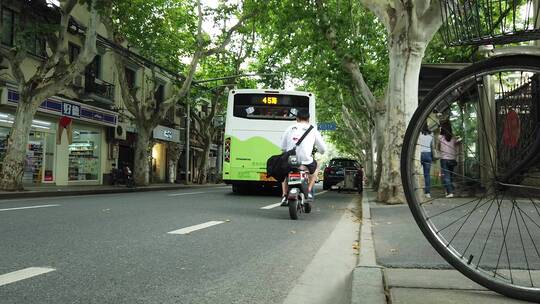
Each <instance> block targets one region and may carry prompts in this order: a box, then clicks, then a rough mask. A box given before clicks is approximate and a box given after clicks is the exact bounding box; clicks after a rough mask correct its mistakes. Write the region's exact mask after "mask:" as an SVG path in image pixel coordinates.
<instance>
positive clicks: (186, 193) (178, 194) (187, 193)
mask: <svg viewBox="0 0 540 304" xmlns="http://www.w3.org/2000/svg"><path fill="white" fill-rule="evenodd" d="M203 193H207V192H185V193H175V194H167V196H180V195H191V194H203Z"/></svg>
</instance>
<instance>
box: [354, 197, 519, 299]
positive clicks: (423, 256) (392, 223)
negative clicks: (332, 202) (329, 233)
mask: <svg viewBox="0 0 540 304" xmlns="http://www.w3.org/2000/svg"><path fill="white" fill-rule="evenodd" d="M374 197H375V193H374V192H372V191H371V190H370V189H365V190H364V195H363V199H362V200H363V201H362V226H361V231H360V259H359V263H358V265H357V267H356V268H355V270H354V272H353V282H352V300H351V303H354V304H360V303H369V304H372V303H373V304H385V303H392V304H396V303H407V304H408V303H410V304H423V303H426V304H427V303H430V304H431V303H443V304H446V303H471V304H484V303H490V304H491V303H495V304H496V303H510V304H512V303H527V302H523V301H518V300H513V299H510V298H506V297H504V296H502V295H499V294H497V293H495V292H492V291H490V290H487V289H485V288H484V287H482V286H480V285H478V284H476V283H474V282H473V281H471V280H469V279H468V278H466V277H465V276H463V275H462V274H461V273H459V272H458V271H456V270H454V269H453V268H452V267H451V266H450V265H448V264H447V263H446V261H444V260H443V259H442V258H441V257H440V256H439V255H438V254H437V253H436V251H435V250H434V249H433V248H431V246H430V245H429V243H428V242H427V240H425V238H424V236H423V235H422V233H421V232H420V229H418V227H417V226H416V223H415V222H414V219H413V218H412V215H411V213H410V211H409V209H408V207H407V205H397V206H396V205H393V206H389V205H384V204H377V203H375V202H374V200H373V198H374Z"/></svg>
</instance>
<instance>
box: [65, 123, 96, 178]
mask: <svg viewBox="0 0 540 304" xmlns="http://www.w3.org/2000/svg"><path fill="white" fill-rule="evenodd" d="M100 143H101V134H100V133H99V132H97V131H92V130H83V129H74V130H73V143H72V144H71V145H69V168H68V170H69V173H68V174H69V180H70V181H85V180H98V177H99V168H100V162H99V155H100V152H101V150H100Z"/></svg>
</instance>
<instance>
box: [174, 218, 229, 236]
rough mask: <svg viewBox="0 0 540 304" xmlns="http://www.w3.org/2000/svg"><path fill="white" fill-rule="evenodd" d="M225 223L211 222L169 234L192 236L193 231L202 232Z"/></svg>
mask: <svg viewBox="0 0 540 304" xmlns="http://www.w3.org/2000/svg"><path fill="white" fill-rule="evenodd" d="M223 223H225V221H209V222H206V223H202V224H199V225H194V226H189V227H185V228H182V229H178V230H174V231H171V232H167V233H168V234H190V233H191V232H193V231H197V230H201V229H204V228H208V227H212V226H215V225H219V224H223Z"/></svg>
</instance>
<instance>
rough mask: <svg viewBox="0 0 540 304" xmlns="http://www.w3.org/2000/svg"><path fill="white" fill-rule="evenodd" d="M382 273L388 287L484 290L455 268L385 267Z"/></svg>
mask: <svg viewBox="0 0 540 304" xmlns="http://www.w3.org/2000/svg"><path fill="white" fill-rule="evenodd" d="M384 274H385V279H386V285H387V286H388V287H390V288H394V287H407V288H428V289H436V288H442V289H467V290H486V289H485V288H484V287H482V286H480V285H478V284H476V283H475V282H473V281H471V280H470V279H468V278H467V277H465V276H464V275H462V274H461V273H460V272H458V271H457V270H439V269H402V268H386V269H384Z"/></svg>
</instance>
